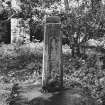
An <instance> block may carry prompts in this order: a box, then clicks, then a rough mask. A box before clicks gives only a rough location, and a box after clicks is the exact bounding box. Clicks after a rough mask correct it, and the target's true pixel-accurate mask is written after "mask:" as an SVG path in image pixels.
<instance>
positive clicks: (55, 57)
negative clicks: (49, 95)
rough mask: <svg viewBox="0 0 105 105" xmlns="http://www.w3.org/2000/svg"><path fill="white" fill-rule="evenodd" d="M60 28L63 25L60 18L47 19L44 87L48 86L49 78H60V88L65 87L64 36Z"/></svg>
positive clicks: (51, 17)
mask: <svg viewBox="0 0 105 105" xmlns="http://www.w3.org/2000/svg"><path fill="white" fill-rule="evenodd" d="M60 28H61V23H60V18H59V17H58V16H50V17H46V18H45V26H44V51H43V70H42V86H46V84H47V82H48V79H49V78H52V79H55V78H58V79H57V81H58V82H59V86H60V87H62V85H63V71H62V34H61V31H60Z"/></svg>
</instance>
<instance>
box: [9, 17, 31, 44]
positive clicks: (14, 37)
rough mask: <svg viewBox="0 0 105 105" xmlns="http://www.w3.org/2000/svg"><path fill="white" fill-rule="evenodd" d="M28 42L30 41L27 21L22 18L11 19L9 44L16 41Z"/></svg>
mask: <svg viewBox="0 0 105 105" xmlns="http://www.w3.org/2000/svg"><path fill="white" fill-rule="evenodd" d="M20 40H21V41H22V40H25V41H29V40H30V28H29V24H28V21H26V20H23V19H22V18H18V19H17V18H12V19H11V43H13V42H17V41H20Z"/></svg>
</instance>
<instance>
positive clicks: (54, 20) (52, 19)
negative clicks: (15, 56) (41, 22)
mask: <svg viewBox="0 0 105 105" xmlns="http://www.w3.org/2000/svg"><path fill="white" fill-rule="evenodd" d="M46 23H60V18H59V17H58V16H49V17H46Z"/></svg>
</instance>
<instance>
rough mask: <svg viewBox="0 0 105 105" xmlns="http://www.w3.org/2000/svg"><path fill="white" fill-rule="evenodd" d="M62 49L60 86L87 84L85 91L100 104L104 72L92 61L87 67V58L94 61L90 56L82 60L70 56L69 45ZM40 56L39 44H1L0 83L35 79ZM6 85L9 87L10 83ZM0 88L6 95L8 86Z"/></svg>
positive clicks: (83, 86) (38, 69) (89, 61)
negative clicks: (61, 80) (61, 82)
mask: <svg viewBox="0 0 105 105" xmlns="http://www.w3.org/2000/svg"><path fill="white" fill-rule="evenodd" d="M62 48H63V71H64V77H63V79H64V86H65V87H75V86H77V87H80V88H84V89H85V88H86V87H87V89H88V90H89V92H88V93H89V94H91V96H92V97H94V98H96V99H97V101H98V102H99V103H101V101H102V99H103V96H104V94H103V91H105V90H104V87H105V83H104V80H105V78H104V76H105V71H104V70H99V69H98V67H97V65H96V64H95V62H94V63H93V64H92V65H91V66H90V64H91V59H93V61H94V60H95V59H94V57H93V58H92V57H91V58H89V57H88V58H87V59H85V60H84V59H82V58H72V57H71V54H70V53H71V50H70V49H69V47H68V46H67V45H65V46H63V47H62ZM42 56H43V43H28V44H24V45H21V46H17V45H16V44H9V45H5V44H3V45H2V46H1V47H0V83H1V84H10V83H11V84H13V83H16V82H18V83H21V82H22V83H33V82H36V81H37V80H38V78H39V77H41V73H42ZM4 87H6V85H5V86H4ZM9 87H10V88H12V85H10V86H9ZM1 88H2V89H1V90H3V91H4V90H6V91H8V92H7V93H8V94H9V92H10V91H11V90H10V88H9V89H3V87H2V86H1ZM86 91H87V90H86ZM7 93H5V94H6V96H8V95H7ZM88 93H87V94H88ZM3 94H4V93H3ZM6 96H5V97H6ZM1 105H2V104H1ZM3 105H4V104H3Z"/></svg>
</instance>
